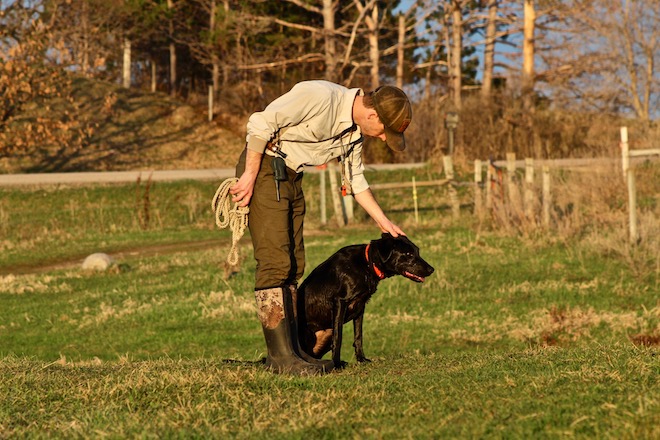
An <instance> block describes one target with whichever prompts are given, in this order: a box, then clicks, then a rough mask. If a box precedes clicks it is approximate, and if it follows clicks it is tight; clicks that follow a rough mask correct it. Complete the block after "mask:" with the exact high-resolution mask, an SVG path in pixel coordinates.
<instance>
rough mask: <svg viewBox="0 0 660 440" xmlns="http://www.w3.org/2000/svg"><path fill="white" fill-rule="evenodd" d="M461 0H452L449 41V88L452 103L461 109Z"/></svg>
mask: <svg viewBox="0 0 660 440" xmlns="http://www.w3.org/2000/svg"><path fill="white" fill-rule="evenodd" d="M461 9H462V8H461V0H453V1H452V13H451V15H452V23H451V30H452V42H451V52H452V53H451V63H450V65H449V68H450V71H451V72H450V76H451V90H452V95H453V96H452V98H453V101H454V105H455V106H456V109H457V110H460V109H461V105H462V102H461V85H462V78H461V76H462V75H461V70H462V69H461V67H462V66H461V58H462V57H463V14H462V11H461Z"/></svg>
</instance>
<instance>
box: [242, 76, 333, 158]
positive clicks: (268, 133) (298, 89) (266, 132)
mask: <svg viewBox="0 0 660 440" xmlns="http://www.w3.org/2000/svg"><path fill="white" fill-rule="evenodd" d="M319 92H320V90H319V88H318V87H314V85H313V84H312V83H310V82H301V83H298V84H296V85H295V86H294V87H293V88H292V89H291V90H290V91H289V92H287V93H285V94H284V95H282V96H280V97H279V98H277V99H276V100H274V101H273V102H271V103H270V104H269V105H268V106H267V107H266V108H265V109H264V110H263V111H261V112H256V113H253V114H252V116H250V119H249V120H248V123H247V148H248V149H250V150H253V151H257V152H259V153H263V152H264V150H265V149H266V143H267V142H268V141H270V140H271V139H272V138H273V137H274V136H275V134H276V133H277V132H278V131H279V130H280V129H281V128H284V127H289V126H294V125H298V124H300V123H301V122H303V121H305V120H307V119H309V118H311V117H313V116H314V115H317V114H319V113H320V112H322V111H324V110H325V109H326V108H327V107H328V106H329V105H330V99H329V97H328V96H326V95H325V94H324V93H319ZM310 97H314V99H310Z"/></svg>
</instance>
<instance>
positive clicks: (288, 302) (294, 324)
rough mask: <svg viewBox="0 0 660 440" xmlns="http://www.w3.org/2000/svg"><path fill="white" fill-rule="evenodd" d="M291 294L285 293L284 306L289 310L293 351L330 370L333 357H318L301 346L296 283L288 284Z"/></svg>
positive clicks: (306, 359)
mask: <svg viewBox="0 0 660 440" xmlns="http://www.w3.org/2000/svg"><path fill="white" fill-rule="evenodd" d="M287 287H288V289H289V292H290V293H291V295H290V296H289V295H284V306H285V309H286V310H287V314H286V316H287V318H288V321H289V326H290V328H291V341H292V342H293V351H295V352H296V354H297V355H298V356H300V357H301V358H302V359H303V360H304V361H306V362H309V363H310V364H313V365H318V366H319V367H321V368H323V370H324V371H326V372H329V371H331V370H332V369H334V368H335V363H334V362H333V361H332V359H316V358H315V357H313V356H311V355H310V354H308V353H307V352H305V350H303V349H302V347H301V346H300V334H299V333H298V288H297V287H296V286H294V285H291V284H290V285H288V286H287Z"/></svg>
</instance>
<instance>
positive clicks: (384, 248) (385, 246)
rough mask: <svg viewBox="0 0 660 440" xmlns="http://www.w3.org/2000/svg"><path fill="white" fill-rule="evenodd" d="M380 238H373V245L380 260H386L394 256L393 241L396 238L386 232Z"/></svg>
mask: <svg viewBox="0 0 660 440" xmlns="http://www.w3.org/2000/svg"><path fill="white" fill-rule="evenodd" d="M381 237H382V238H380V239H379V240H373V241H372V242H371V245H372V247H373V249H374V251H375V252H374V253H375V254H376V255H375V256H377V257H378V259H379V260H380V262H383V263H384V262H385V261H387V260H389V259H390V257H391V256H392V251H393V250H394V245H393V241H394V240H395V238H394V237H392V236H391V235H390V234H389V233H387V232H385V233H383V235H382V236H381Z"/></svg>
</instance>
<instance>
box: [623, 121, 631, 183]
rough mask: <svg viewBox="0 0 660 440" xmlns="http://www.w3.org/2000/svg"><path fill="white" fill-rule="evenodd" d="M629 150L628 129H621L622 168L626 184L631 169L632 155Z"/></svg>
mask: <svg viewBox="0 0 660 440" xmlns="http://www.w3.org/2000/svg"><path fill="white" fill-rule="evenodd" d="M628 150H629V146H628V127H621V167H622V169H623V181H624V182H626V180H627V173H628V168H630V153H629V151H628Z"/></svg>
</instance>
